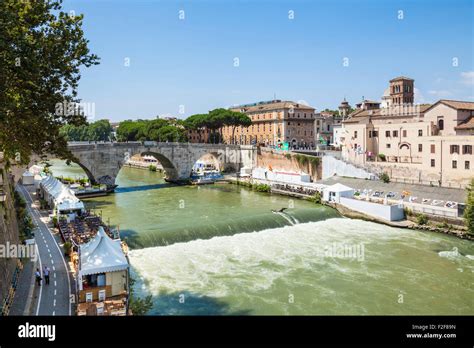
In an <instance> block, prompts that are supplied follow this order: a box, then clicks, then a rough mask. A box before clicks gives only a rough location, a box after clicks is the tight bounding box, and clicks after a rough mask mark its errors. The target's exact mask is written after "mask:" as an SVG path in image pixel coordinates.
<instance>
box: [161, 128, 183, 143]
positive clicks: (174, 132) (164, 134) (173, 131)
mask: <svg viewBox="0 0 474 348" xmlns="http://www.w3.org/2000/svg"><path fill="white" fill-rule="evenodd" d="M158 137H159V139H160V141H170V142H184V141H187V137H186V131H185V129H184V128H181V127H177V126H173V125H167V126H164V127H161V128H160V129H159V130H158Z"/></svg>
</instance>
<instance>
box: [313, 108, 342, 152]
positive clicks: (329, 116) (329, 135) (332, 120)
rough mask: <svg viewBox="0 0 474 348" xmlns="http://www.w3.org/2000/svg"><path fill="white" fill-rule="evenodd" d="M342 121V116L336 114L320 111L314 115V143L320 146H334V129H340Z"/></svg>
mask: <svg viewBox="0 0 474 348" xmlns="http://www.w3.org/2000/svg"><path fill="white" fill-rule="evenodd" d="M342 120H343V117H342V115H340V114H339V113H337V112H336V113H335V112H330V111H321V112H320V113H318V114H316V119H315V122H314V132H315V134H316V142H317V143H318V144H322V145H331V146H335V143H334V129H335V128H340V126H341V124H342Z"/></svg>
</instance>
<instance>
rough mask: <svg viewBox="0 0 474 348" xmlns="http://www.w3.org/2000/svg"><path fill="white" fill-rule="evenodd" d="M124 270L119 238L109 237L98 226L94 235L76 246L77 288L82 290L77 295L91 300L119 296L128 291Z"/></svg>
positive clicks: (126, 263) (125, 271)
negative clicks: (77, 248)
mask: <svg viewBox="0 0 474 348" xmlns="http://www.w3.org/2000/svg"><path fill="white" fill-rule="evenodd" d="M128 270H129V264H128V260H127V258H126V257H125V254H124V252H123V250H122V246H121V241H120V239H112V238H110V237H109V236H108V235H107V233H106V232H105V230H104V228H103V227H102V226H100V227H99V230H98V232H97V234H96V235H95V237H94V238H92V239H91V240H90V241H89V242H87V243H85V244H81V245H79V265H78V290H79V292H80V293H81V292H83V293H82V294H80V298H81V297H85V299H86V302H92V301H96V300H99V301H101V300H102V301H103V300H105V298H106V297H114V296H119V295H123V294H124V292H125V293H126V292H127V291H128V289H127V284H128ZM97 288H99V289H97ZM94 290H99V291H94ZM95 297H96V298H95Z"/></svg>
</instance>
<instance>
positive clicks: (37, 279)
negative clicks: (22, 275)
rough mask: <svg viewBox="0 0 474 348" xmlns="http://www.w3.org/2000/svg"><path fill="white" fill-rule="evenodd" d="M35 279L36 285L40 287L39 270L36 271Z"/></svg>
mask: <svg viewBox="0 0 474 348" xmlns="http://www.w3.org/2000/svg"><path fill="white" fill-rule="evenodd" d="M35 277H36V284H38V286H41V272H40V270H39V268H37V269H36V272H35Z"/></svg>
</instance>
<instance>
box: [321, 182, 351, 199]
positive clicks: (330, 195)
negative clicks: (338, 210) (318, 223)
mask: <svg viewBox="0 0 474 348" xmlns="http://www.w3.org/2000/svg"><path fill="white" fill-rule="evenodd" d="M353 194H354V189H353V188H351V187H348V186H346V185H343V184H340V183H336V184H334V185H331V186H327V187H325V188H324V189H323V200H324V201H326V202H328V201H330V202H336V203H339V202H340V200H341V197H348V198H350V197H352V196H353Z"/></svg>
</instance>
